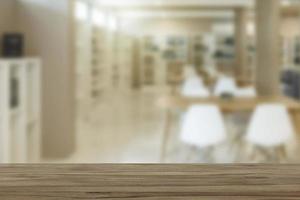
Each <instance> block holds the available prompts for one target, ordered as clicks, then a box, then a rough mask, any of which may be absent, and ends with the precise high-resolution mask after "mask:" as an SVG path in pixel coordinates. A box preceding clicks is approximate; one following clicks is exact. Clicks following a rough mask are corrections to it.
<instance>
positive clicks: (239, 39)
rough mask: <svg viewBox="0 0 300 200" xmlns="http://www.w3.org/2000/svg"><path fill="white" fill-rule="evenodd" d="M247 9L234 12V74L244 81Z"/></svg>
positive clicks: (246, 65)
mask: <svg viewBox="0 0 300 200" xmlns="http://www.w3.org/2000/svg"><path fill="white" fill-rule="evenodd" d="M247 23H248V19H247V9H246V8H237V9H236V10H235V38H236V39H235V41H236V42H235V48H236V54H235V55H236V63H235V74H236V76H237V78H239V79H242V80H245V78H246V77H247V72H248V63H247Z"/></svg>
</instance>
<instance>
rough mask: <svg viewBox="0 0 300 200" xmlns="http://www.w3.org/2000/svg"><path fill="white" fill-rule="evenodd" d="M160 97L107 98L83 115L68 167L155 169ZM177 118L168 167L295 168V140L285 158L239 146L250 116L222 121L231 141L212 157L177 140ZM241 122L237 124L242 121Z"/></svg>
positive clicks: (148, 93) (154, 93)
mask: <svg viewBox="0 0 300 200" xmlns="http://www.w3.org/2000/svg"><path fill="white" fill-rule="evenodd" d="M164 92H165V91H164V90H162V89H159V90H158V89H155V88H148V89H144V90H143V91H135V92H128V91H127V92H116V93H115V94H106V95H105V97H104V98H103V100H102V101H101V102H99V104H98V105H97V106H95V107H94V108H93V109H92V110H91V111H90V112H88V114H84V113H83V112H81V114H80V115H79V116H78V133H77V138H78V145H77V146H78V149H77V151H76V152H75V153H74V155H73V156H72V157H70V158H68V159H65V160H52V161H47V162H67V163H157V162H159V154H160V147H161V140H162V133H163V125H164V111H163V110H161V109H160V108H159V107H158V106H157V105H156V101H157V99H158V97H159V96H160V95H161V94H163V93H164ZM180 114H181V113H180V112H179V111H175V112H174V113H173V120H172V121H173V126H172V134H171V136H172V137H171V139H170V142H169V148H168V153H167V162H171V163H235V162H245V163H249V162H263V163H274V162H292V163H295V162H298V161H299V162H300V160H299V159H300V158H298V156H297V155H298V153H300V149H299V148H298V146H299V145H298V142H297V141H298V139H295V140H293V141H291V143H290V144H288V146H287V148H288V158H287V159H282V158H281V159H279V154H278V153H276V152H275V150H272V149H271V150H270V149H257V148H255V154H254V155H255V156H251V157H250V156H249V154H248V153H247V152H248V149H250V148H251V146H250V145H249V144H247V143H245V142H244V141H243V132H245V128H246V125H247V121H248V118H249V115H248V116H247V115H238V116H225V119H226V122H227V128H228V132H229V133H230V134H229V135H230V137H229V138H230V139H228V140H227V141H226V142H224V143H223V144H221V145H219V146H218V147H216V148H215V149H214V151H207V150H203V149H202V150H200V149H196V148H193V147H190V146H187V145H185V144H183V143H182V142H181V141H179V140H178V138H179V137H178V134H179V125H180ZM241 117H242V118H241Z"/></svg>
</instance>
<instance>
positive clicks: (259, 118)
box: [246, 104, 294, 147]
mask: <svg viewBox="0 0 300 200" xmlns="http://www.w3.org/2000/svg"><path fill="white" fill-rule="evenodd" d="M293 135H294V128H293V125H292V122H291V120H290V116H289V113H288V110H287V108H286V107H285V106H284V105H281V104H264V105H260V106H258V107H257V108H256V110H255V112H254V114H253V116H252V119H251V122H250V124H249V128H248V131H247V135H246V139H247V140H248V141H249V142H251V143H254V144H256V145H261V146H267V147H268V146H278V145H282V144H284V143H286V142H287V141H288V140H289V139H290V138H291V137H292V136H293Z"/></svg>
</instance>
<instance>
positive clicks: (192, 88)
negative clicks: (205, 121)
mask: <svg viewBox="0 0 300 200" xmlns="http://www.w3.org/2000/svg"><path fill="white" fill-rule="evenodd" d="M181 95H183V96H186V97H202V98H205V97H209V96H210V92H209V90H208V89H207V88H206V87H205V86H204V83H203V81H202V79H201V78H199V77H191V78H189V79H187V80H186V81H185V82H184V84H183V86H182V89H181Z"/></svg>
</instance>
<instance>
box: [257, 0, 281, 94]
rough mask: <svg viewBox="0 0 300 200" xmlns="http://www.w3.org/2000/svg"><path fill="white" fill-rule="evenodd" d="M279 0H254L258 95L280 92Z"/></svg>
mask: <svg viewBox="0 0 300 200" xmlns="http://www.w3.org/2000/svg"><path fill="white" fill-rule="evenodd" d="M279 20H280V2H279V0H263V1H262V0H256V35H257V38H256V43H257V61H256V62H257V64H256V73H255V74H256V87H257V90H258V94H259V95H263V96H266V95H278V94H280V68H281V67H280V48H279Z"/></svg>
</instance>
